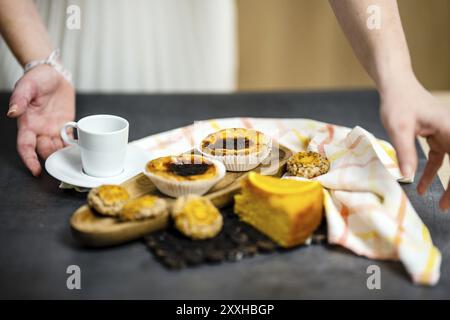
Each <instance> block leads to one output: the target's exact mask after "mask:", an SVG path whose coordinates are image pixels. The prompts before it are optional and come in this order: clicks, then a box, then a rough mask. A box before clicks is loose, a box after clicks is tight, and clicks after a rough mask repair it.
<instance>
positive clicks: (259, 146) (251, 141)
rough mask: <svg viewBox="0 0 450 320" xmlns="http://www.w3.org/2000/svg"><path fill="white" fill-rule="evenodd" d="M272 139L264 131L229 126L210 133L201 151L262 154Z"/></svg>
mask: <svg viewBox="0 0 450 320" xmlns="http://www.w3.org/2000/svg"><path fill="white" fill-rule="evenodd" d="M269 142H270V139H269V138H268V137H267V136H266V135H265V134H264V133H262V132H259V131H256V130H250V129H245V128H228V129H223V130H220V131H217V132H214V133H212V134H210V135H208V136H207V137H206V138H205V139H203V140H202V142H201V151H202V152H204V153H206V154H210V155H213V156H227V155H248V154H260V153H263V152H265V151H266V150H267V148H268V147H269Z"/></svg>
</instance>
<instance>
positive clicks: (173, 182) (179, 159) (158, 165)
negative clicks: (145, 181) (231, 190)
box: [144, 154, 226, 197]
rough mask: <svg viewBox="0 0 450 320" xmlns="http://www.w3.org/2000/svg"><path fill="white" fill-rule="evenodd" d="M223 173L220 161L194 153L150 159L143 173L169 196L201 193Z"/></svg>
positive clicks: (219, 178) (223, 168)
mask: <svg viewBox="0 0 450 320" xmlns="http://www.w3.org/2000/svg"><path fill="white" fill-rule="evenodd" d="M225 172H226V170H225V167H224V165H223V164H222V163H221V162H220V161H217V160H214V159H209V158H206V157H204V156H201V155H194V154H185V155H180V156H167V157H161V158H157V159H154V160H151V161H149V162H148V163H147V165H146V167H145V171H144V173H145V175H147V177H149V178H150V180H152V182H153V183H154V184H155V186H156V187H157V188H158V190H159V191H161V192H162V193H164V194H166V195H169V196H171V197H179V196H182V195H187V194H196V195H202V194H205V193H206V192H207V191H208V190H209V189H211V187H212V186H214V185H215V184H216V183H217V182H218V181H219V180H221V179H222V178H223V177H224V176H225Z"/></svg>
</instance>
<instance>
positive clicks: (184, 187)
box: [144, 159, 226, 198]
mask: <svg viewBox="0 0 450 320" xmlns="http://www.w3.org/2000/svg"><path fill="white" fill-rule="evenodd" d="M208 161H211V163H212V164H213V165H214V166H215V167H216V170H217V175H216V177H215V178H213V179H207V180H206V179H205V180H196V181H177V180H173V179H167V178H163V177H161V176H158V175H157V174H154V173H152V172H148V171H147V170H144V174H145V175H146V176H147V177H148V178H149V179H150V180H151V181H152V182H153V184H154V185H155V186H156V188H158V190H159V191H161V192H162V193H164V194H166V195H168V196H171V197H174V198H176V197H179V196H184V195H188V194H196V195H199V196H201V195H203V194H205V193H206V192H208V190H209V189H211V188H212V187H213V186H214V185H215V184H216V183H217V182H219V181H220V180H221V179H222V178H223V177H224V176H225V173H226V170H225V166H224V165H223V164H222V163H221V162H220V161H217V160H214V159H208Z"/></svg>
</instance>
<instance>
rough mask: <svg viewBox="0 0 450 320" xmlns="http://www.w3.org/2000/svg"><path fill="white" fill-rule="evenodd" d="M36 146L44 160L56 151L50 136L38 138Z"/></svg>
mask: <svg viewBox="0 0 450 320" xmlns="http://www.w3.org/2000/svg"><path fill="white" fill-rule="evenodd" d="M36 145H37V148H36V149H37V152H38V154H39V156H40V157H41V158H42V159H47V158H48V156H49V155H51V154H52V153H53V152H54V151H55V148H54V146H53V142H52V139H51V138H50V137H49V136H45V135H42V136H38V137H37V144H36Z"/></svg>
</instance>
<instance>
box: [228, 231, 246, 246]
mask: <svg viewBox="0 0 450 320" xmlns="http://www.w3.org/2000/svg"><path fill="white" fill-rule="evenodd" d="M231 240H232V241H233V242H234V243H236V244H243V243H246V242H247V241H248V236H247V235H246V234H245V233H242V232H238V233H234V234H232V235H231Z"/></svg>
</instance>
